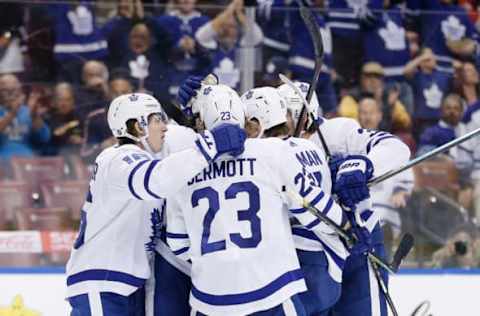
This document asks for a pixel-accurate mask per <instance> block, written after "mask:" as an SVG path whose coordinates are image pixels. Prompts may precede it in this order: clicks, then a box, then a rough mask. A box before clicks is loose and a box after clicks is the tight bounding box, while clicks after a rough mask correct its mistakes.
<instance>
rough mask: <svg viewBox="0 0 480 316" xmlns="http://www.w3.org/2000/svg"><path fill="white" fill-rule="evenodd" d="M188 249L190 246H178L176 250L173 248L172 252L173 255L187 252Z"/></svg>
mask: <svg viewBox="0 0 480 316" xmlns="http://www.w3.org/2000/svg"><path fill="white" fill-rule="evenodd" d="M188 249H190V247H183V248H180V249H178V250H175V251H174V252H173V254H174V255H175V256H179V255H181V254H182V253H185V252H187V251H188Z"/></svg>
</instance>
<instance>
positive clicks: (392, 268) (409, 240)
mask: <svg viewBox="0 0 480 316" xmlns="http://www.w3.org/2000/svg"><path fill="white" fill-rule="evenodd" d="M289 194H290V195H291V196H292V197H294V198H295V199H297V200H298V201H301V202H302V205H303V207H305V208H306V209H307V210H308V211H309V212H310V213H312V214H313V215H315V216H316V217H317V218H318V219H320V220H321V221H323V222H324V223H325V224H326V225H328V226H329V227H330V228H332V229H333V230H334V231H335V232H336V233H337V234H338V235H339V236H340V237H342V238H343V239H344V240H345V241H346V243H347V244H348V245H349V246H352V245H353V244H354V243H355V242H356V238H355V237H354V236H352V235H350V234H349V233H348V232H347V231H346V230H345V229H344V228H342V227H340V226H339V225H338V224H337V223H335V222H334V221H333V220H331V219H330V218H329V217H328V216H326V215H324V214H323V213H322V212H320V211H319V210H318V209H317V208H316V207H314V206H312V205H311V204H310V203H309V202H308V201H306V200H305V199H303V198H302V197H300V196H299V195H298V194H297V193H295V192H293V191H289ZM405 239H406V240H405ZM412 246H413V236H412V235H410V234H405V236H403V238H402V241H401V242H400V246H399V247H398V249H397V251H396V252H395V255H394V260H393V262H392V263H390V264H389V263H387V262H385V260H384V259H382V258H380V257H378V256H377V255H376V254H373V253H371V252H368V253H367V256H368V258H369V259H370V260H372V261H373V262H374V263H376V264H377V265H379V266H381V267H382V268H384V269H385V270H387V271H388V272H390V273H392V274H395V273H396V272H397V271H398V267H399V266H400V262H401V260H402V259H403V258H404V257H405V256H406V255H407V254H408V252H409V251H410V250H411V249H412Z"/></svg>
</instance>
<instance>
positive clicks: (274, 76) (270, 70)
mask: <svg viewBox="0 0 480 316" xmlns="http://www.w3.org/2000/svg"><path fill="white" fill-rule="evenodd" d="M263 74H264V75H263V77H262V81H263V85H264V86H271V87H278V86H280V85H282V84H283V82H282V80H280V77H279V74H283V75H285V76H287V77H288V78H292V72H291V70H290V69H289V67H288V60H287V59H286V58H284V57H282V56H273V57H272V58H270V60H269V61H268V62H267V64H266V65H265V69H264V70H263Z"/></svg>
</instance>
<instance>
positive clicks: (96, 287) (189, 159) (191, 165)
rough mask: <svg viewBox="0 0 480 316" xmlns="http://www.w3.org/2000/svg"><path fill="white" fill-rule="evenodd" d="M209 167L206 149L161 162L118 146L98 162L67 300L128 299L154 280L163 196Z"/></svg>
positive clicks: (73, 258) (72, 259)
mask: <svg viewBox="0 0 480 316" xmlns="http://www.w3.org/2000/svg"><path fill="white" fill-rule="evenodd" d="M207 165H208V163H207V161H206V160H205V158H204V156H203V155H202V154H201V153H200V151H198V150H196V149H193V148H192V147H190V149H186V150H183V151H182V152H179V153H177V154H175V155H172V156H170V157H167V158H165V159H164V160H162V161H160V160H158V159H153V157H151V155H150V154H149V153H148V152H146V151H144V150H142V149H140V147H138V146H136V145H131V144H129V145H122V146H113V147H110V148H107V149H105V150H104V151H103V152H102V153H101V154H100V155H99V156H98V157H97V159H96V160H95V170H94V174H93V177H92V179H91V181H90V188H89V192H88V195H87V198H86V201H85V204H84V206H83V210H82V212H81V224H80V232H79V235H78V238H77V240H76V242H75V244H74V247H73V250H72V252H71V256H70V260H69V261H68V264H67V296H68V297H72V296H76V295H80V294H85V293H88V292H112V293H117V294H120V295H124V296H128V295H129V294H131V293H133V292H134V291H135V290H136V289H137V288H139V287H141V286H142V285H143V284H144V283H145V281H146V279H147V278H148V277H149V276H150V268H149V254H150V253H151V252H152V251H153V249H154V248H155V239H156V238H157V237H158V236H157V228H158V225H160V224H161V223H160V222H161V213H162V207H163V199H162V197H165V196H168V195H172V194H175V193H176V192H177V191H178V190H179V189H180V188H181V187H182V186H184V185H185V183H186V182H187V181H188V179H190V178H191V177H192V176H193V175H195V174H196V173H197V172H199V171H200V170H202V169H203V168H204V167H206V166H207Z"/></svg>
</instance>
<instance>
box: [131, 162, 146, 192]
mask: <svg viewBox="0 0 480 316" xmlns="http://www.w3.org/2000/svg"><path fill="white" fill-rule="evenodd" d="M148 161H150V160H142V161H140V162H139V163H138V164H137V165H136V166H135V167H134V168H133V169H132V171H130V175H129V176H128V189H129V190H130V193H132V195H133V196H134V197H136V198H137V199H139V200H143V199H142V198H141V197H140V196H139V195H138V194H137V193H136V192H135V190H134V189H133V176H134V175H135V173H136V172H137V171H138V169H140V167H141V166H143V165H144V164H146V163H147V162H148Z"/></svg>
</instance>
